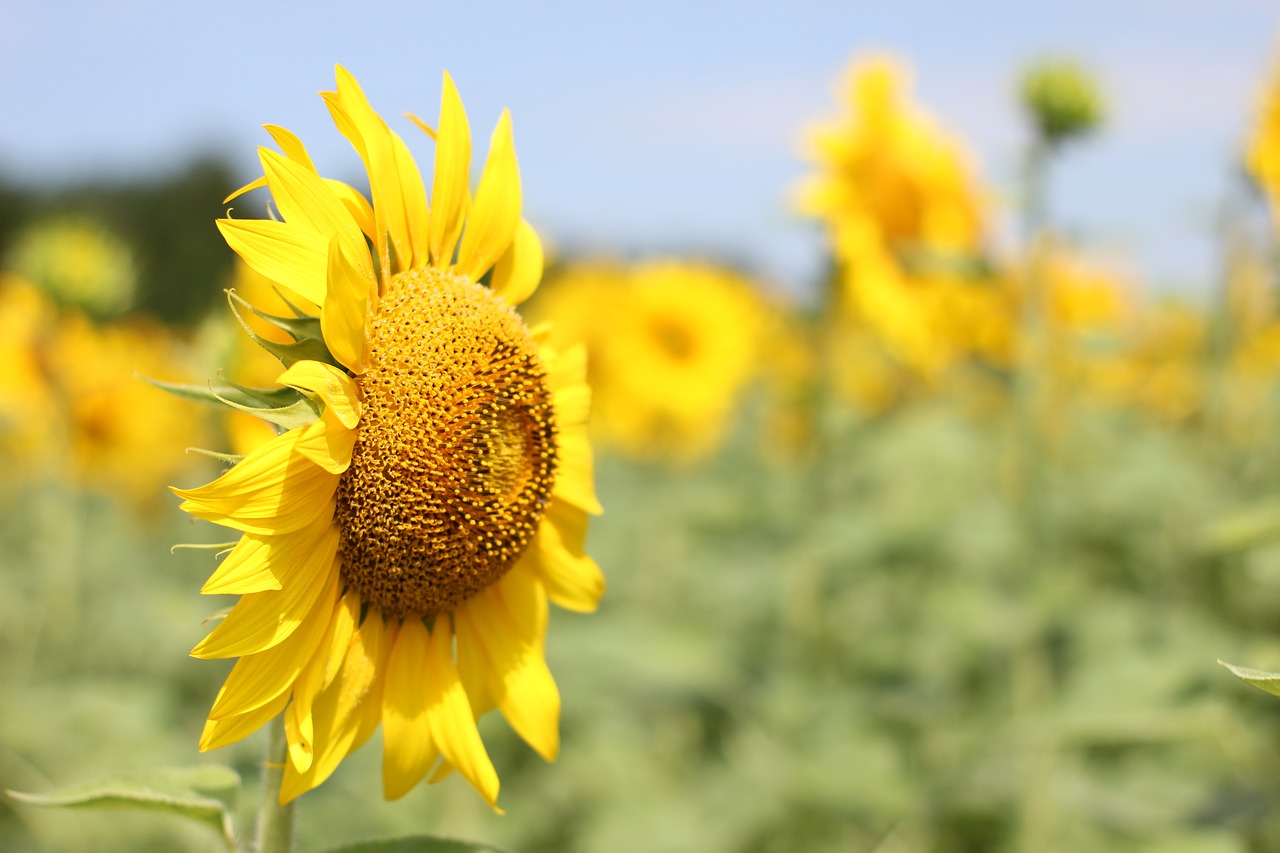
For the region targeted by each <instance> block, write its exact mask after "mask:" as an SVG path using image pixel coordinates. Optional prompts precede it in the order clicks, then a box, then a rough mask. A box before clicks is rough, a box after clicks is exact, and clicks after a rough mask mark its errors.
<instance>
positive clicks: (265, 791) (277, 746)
mask: <svg viewBox="0 0 1280 853" xmlns="http://www.w3.org/2000/svg"><path fill="white" fill-rule="evenodd" d="M267 731H268V736H267V752H266V757H265V759H264V761H263V762H262V791H261V793H260V795H259V798H258V800H259V806H258V845H257V851H258V853H290V851H291V850H293V803H292V802H290V803H289V804H287V805H280V783H281V782H282V781H284V763H285V761H287V760H288V752H289V741H288V739H287V738H286V736H285V733H284V715H283V714H281V715H280V716H278V717H276V718H275V719H274V720H272V721H271V723H270V724H269V725H268V727H267Z"/></svg>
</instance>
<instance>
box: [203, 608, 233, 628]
mask: <svg viewBox="0 0 1280 853" xmlns="http://www.w3.org/2000/svg"><path fill="white" fill-rule="evenodd" d="M234 606H235V605H232V607H234ZM230 615H231V607H224V608H222V609H221V610H215V611H214V612H213V613H210V614H209V615H208V616H206V617H204V618H203V619H201V620H200V627H201V628H208V627H209V626H210V625H212V624H213V623H215V622H221V621H222V620H223V619H226V618H227V617H228V616H230Z"/></svg>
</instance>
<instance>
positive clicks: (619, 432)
mask: <svg viewBox="0 0 1280 853" xmlns="http://www.w3.org/2000/svg"><path fill="white" fill-rule="evenodd" d="M547 291H548V292H547V294H546V297H547V298H546V299H545V300H542V301H540V302H539V304H538V305H537V306H535V309H536V316H537V317H539V318H544V319H546V320H548V321H550V322H551V324H552V325H553V326H554V327H556V328H557V329H559V328H560V327H561V326H562V325H563V326H564V327H565V329H566V332H565V333H566V335H567V334H572V333H573V332H575V331H576V332H577V333H578V334H580V335H581V336H582V337H581V340H582V342H583V343H585V344H586V345H587V346H588V347H589V348H590V353H591V363H592V383H593V385H594V386H595V391H596V403H597V405H596V412H595V414H596V420H595V427H596V429H597V432H598V434H599V435H600V436H601V437H602V439H603V440H606V441H609V442H610V443H612V444H614V445H615V446H617V447H619V448H621V449H622V450H624V451H625V452H627V453H629V454H631V455H633V456H636V457H640V458H650V459H653V458H660V459H661V458H665V459H672V460H677V461H688V460H692V459H696V458H698V457H700V456H702V455H704V454H706V453H708V452H710V451H711V450H713V449H714V448H715V447H716V446H717V445H718V444H719V442H720V441H721V439H722V438H723V437H724V436H725V434H726V433H727V431H728V428H729V425H730V423H731V420H732V415H733V413H734V411H735V407H736V406H737V404H738V403H739V402H740V401H741V399H742V396H743V393H744V391H745V388H746V386H747V384H748V382H749V381H750V380H751V379H752V378H753V377H754V376H755V375H756V374H757V369H758V367H759V357H760V350H761V340H762V338H763V332H764V329H765V325H766V309H765V306H764V303H763V302H762V300H761V299H760V298H759V296H758V294H757V292H756V289H755V287H754V286H753V284H752V283H751V282H750V281H748V280H746V279H745V278H743V277H742V276H740V275H738V274H736V273H734V272H732V271H729V270H726V269H722V268H718V267H715V266H713V265H710V264H705V263H692V262H685V261H674V260H654V261H649V262H646V263H642V264H637V265H636V266H634V267H631V268H620V267H611V266H608V265H604V264H592V265H589V266H584V267H582V268H570V269H569V270H567V271H566V272H565V273H564V274H563V277H562V278H561V279H558V280H557V281H556V282H555V283H554V284H553V285H551V286H549V287H548V288H547ZM588 318H590V319H591V320H593V321H594V322H588ZM600 329H608V332H609V333H608V334H607V335H604V334H601V333H600V332H599V330H600Z"/></svg>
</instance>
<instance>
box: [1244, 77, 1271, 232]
mask: <svg viewBox="0 0 1280 853" xmlns="http://www.w3.org/2000/svg"><path fill="white" fill-rule="evenodd" d="M1245 168H1246V169H1247V170H1248V171H1249V174H1250V175H1252V176H1253V178H1254V180H1256V181H1257V182H1258V186H1259V187H1261V188H1262V191H1263V192H1264V193H1265V194H1266V197H1267V201H1268V203H1269V205H1270V207H1271V216H1272V222H1273V223H1274V224H1275V225H1276V226H1277V227H1278V228H1280V216H1278V215H1277V211H1280V62H1276V61H1273V62H1272V65H1271V70H1270V73H1269V79H1268V80H1267V82H1266V84H1265V85H1264V87H1263V89H1262V92H1261V93H1260V95H1259V97H1258V106H1257V112H1256V119H1255V123H1254V126H1253V132H1252V133H1251V134H1250V136H1249V139H1248V141H1247V143H1246V150H1245Z"/></svg>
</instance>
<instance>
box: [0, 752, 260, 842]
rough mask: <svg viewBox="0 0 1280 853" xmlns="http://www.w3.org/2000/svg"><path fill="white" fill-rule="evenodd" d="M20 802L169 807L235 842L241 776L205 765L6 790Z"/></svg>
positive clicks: (147, 808) (166, 809)
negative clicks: (39, 789)
mask: <svg viewBox="0 0 1280 853" xmlns="http://www.w3.org/2000/svg"><path fill="white" fill-rule="evenodd" d="M5 793H6V794H8V795H9V796H10V797H12V798H13V799H15V800H18V801H19V802H22V803H27V804H29V805H33V806H44V807H48V808H99V809H141V810H145V811H159V812H168V813H169V814H176V815H179V816H181V817H185V818H188V819H190V820H194V821H196V822H198V823H203V824H205V825H206V826H210V827H212V828H213V829H214V830H215V831H217V832H218V833H219V834H220V835H221V836H222V838H223V840H224V841H225V842H226V843H227V847H228V848H229V849H233V848H234V847H235V827H234V825H233V824H232V819H233V816H234V814H235V811H236V799H237V798H238V797H239V793H240V776H239V775H238V774H237V773H236V772H235V771H234V770H232V769H231V768H230V767H223V766H220V765H207V766H201V767H183V768H176V769H172V770H151V771H145V772H141V773H129V774H123V775H120V776H116V777H114V778H107V779H99V780H96V781H93V782H85V783H81V784H79V785H72V786H70V787H67V788H62V789H61V790H57V791H50V792H48V793H45V794H30V793H24V792H22V791H6V792H5Z"/></svg>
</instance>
